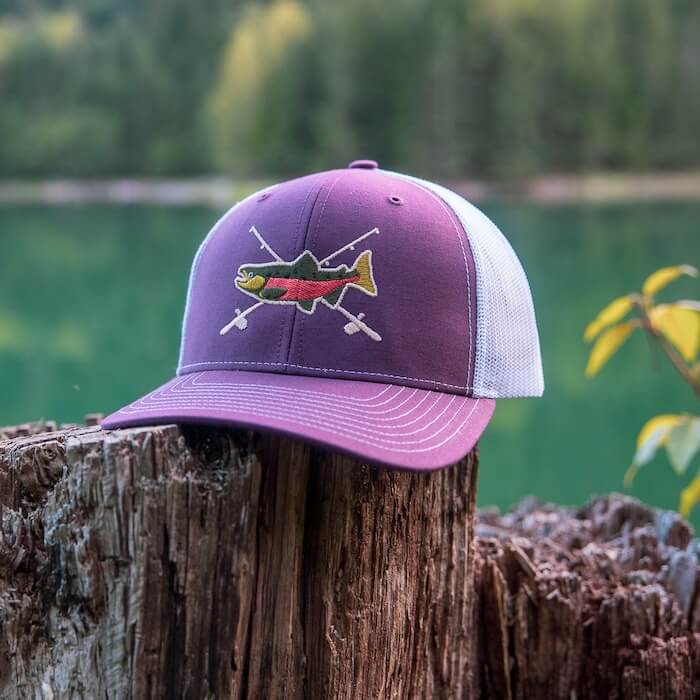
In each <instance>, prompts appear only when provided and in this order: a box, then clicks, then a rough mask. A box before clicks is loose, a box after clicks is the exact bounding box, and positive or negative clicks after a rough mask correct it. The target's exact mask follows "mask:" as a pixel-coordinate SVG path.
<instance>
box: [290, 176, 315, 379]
mask: <svg viewBox="0 0 700 700" xmlns="http://www.w3.org/2000/svg"><path fill="white" fill-rule="evenodd" d="M324 184H325V182H321V184H320V185H319V186H318V189H317V190H316V198H315V199H314V203H313V204H312V205H311V209H310V211H309V218H308V219H307V220H306V229H305V231H304V238H303V241H302V244H301V247H300V248H299V247H297V245H296V241H297V237H298V232H299V230H298V227H297V235H296V236H295V237H294V252H295V255H300V254H301V253H302V252H303V251H304V250H306V238H307V236H308V235H309V226H311V220H312V219H313V216H314V210H315V209H316V205H317V204H318V199H319V197H320V196H321V192H322V191H323V186H324ZM311 191H313V188H312V190H310V191H309V194H310V192H311ZM308 199H309V196H308V194H307V196H306V199H305V200H304V207H303V209H305V208H306V203H307V202H308ZM303 209H302V212H303ZM300 222H301V216H300V217H299V223H300ZM297 226H298V224H297ZM292 309H293V312H292V323H291V328H290V329H289V340H288V341H287V352H286V355H285V358H284V359H285V363H284V364H285V368H286V367H288V366H289V357H290V355H291V350H292V342H293V340H294V330H295V328H296V326H297V315H298V314H299V309H298V306H297V305H296V304H294V305H293V306H292Z"/></svg>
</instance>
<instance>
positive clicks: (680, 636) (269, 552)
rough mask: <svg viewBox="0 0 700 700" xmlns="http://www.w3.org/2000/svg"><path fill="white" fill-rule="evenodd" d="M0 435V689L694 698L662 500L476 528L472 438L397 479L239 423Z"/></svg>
mask: <svg viewBox="0 0 700 700" xmlns="http://www.w3.org/2000/svg"><path fill="white" fill-rule="evenodd" d="M92 422H95V420H94V419H93V420H92ZM0 435H2V436H3V438H2V441H0V697H2V698H3V699H4V698H8V699H11V700H15V699H16V698H51V699H58V698H97V697H104V698H156V697H157V698H281V697H284V698H312V699H316V698H359V699H365V698H371V699H372V700H374V699H375V698H382V699H384V698H407V699H408V698H411V699H412V698H498V699H501V698H506V699H508V698H523V699H524V698H528V699H529V698H545V699H547V700H549V699H550V698H552V699H557V698H561V699H562V700H564V699H567V700H568V699H570V698H572V697H576V698H578V699H579V700H580V699H582V698H583V699H588V698H590V699H591V700H592V699H593V698H603V697H604V698H629V699H631V700H640V699H641V700H644V699H648V700H661V699H664V700H665V699H667V698H674V699H676V698H679V699H688V700H690V698H695V697H699V696H700V587H699V586H698V580H700V578H699V577H698V573H699V571H698V554H697V553H698V550H699V547H698V542H697V540H695V539H694V537H693V533H692V530H691V529H690V528H689V526H688V525H687V524H686V523H685V522H684V521H683V520H681V519H680V518H679V517H678V516H677V515H676V514H674V513H669V512H663V511H657V510H654V509H652V508H650V507H648V506H645V505H644V504H641V503H639V502H638V501H635V500H634V499H631V498H628V497H625V496H619V495H612V496H607V497H602V498H598V499H594V500H593V501H591V503H589V504H588V505H586V506H584V507H583V508H580V509H572V508H562V507H559V506H552V505H547V506H542V505H539V504H537V503H536V502H535V501H533V500H526V501H524V502H523V503H522V504H521V505H520V506H519V507H518V508H517V509H515V510H514V511H513V512H511V513H508V514H506V515H500V514H498V513H495V512H492V511H484V512H482V513H481V514H480V518H479V522H478V524H477V525H476V527H475V525H474V496H475V479H476V472H477V456H476V453H472V454H471V455H469V456H468V457H467V458H466V459H465V460H464V461H463V462H461V463H459V464H458V465H455V466H453V467H451V468H449V469H446V470H443V471H439V472H435V473H432V474H422V475H416V474H409V473H400V472H390V471H384V470H378V469H373V468H369V467H367V466H364V465H361V464H358V463H356V462H355V461H353V460H351V459H349V458H346V457H341V456H338V455H334V454H330V453H326V452H323V451H321V450H316V449H313V448H311V447H309V446H308V445H305V444H302V443H299V442H294V441H291V440H286V439H282V438H277V437H274V436H262V435H258V434H254V433H250V432H245V431H224V430H214V429H203V428H197V429H195V428H190V429H183V428H178V427H175V426H164V427H157V428H139V429H132V430H122V431H114V432H108V433H106V432H103V431H101V430H99V428H97V427H89V428H68V429H63V430H55V425H54V424H52V423H43V424H37V425H25V426H18V427H17V428H14V429H2V430H0ZM475 532H476V537H475V536H474V533H475Z"/></svg>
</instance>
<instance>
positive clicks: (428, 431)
mask: <svg viewBox="0 0 700 700" xmlns="http://www.w3.org/2000/svg"><path fill="white" fill-rule="evenodd" d="M494 408H495V401H494V400H493V399H488V398H471V397H468V396H463V395H460V394H448V393H444V392H438V391H429V390H426V389H419V388H414V387H408V386H397V385H394V384H379V383H376V382H364V381H354V380H353V381H350V380H347V379H328V378H324V377H307V376H296V375H287V374H268V373H263V372H246V371H237V370H233V371H206V372H199V373H192V374H185V375H182V376H179V377H176V378H175V379H173V380H171V381H169V382H168V383H166V384H164V385H163V386H161V387H159V388H158V389H155V390H154V391H152V392H151V393H150V394H147V395H146V396H144V397H143V398H141V399H139V400H137V401H135V402H134V403H132V404H129V405H128V406H125V407H124V408H122V409H121V410H119V411H117V412H116V413H113V414H112V415H110V416H108V417H107V418H106V419H105V420H104V421H103V422H102V426H103V427H104V428H108V429H114V428H121V427H126V426H135V425H154V424H163V423H171V422H172V423H201V424H212V425H228V426H232V427H242V428H250V429H259V430H264V431H271V432H275V433H280V434H283V435H288V436H291V437H294V438H298V439H303V440H307V441H308V442H312V443H314V444H316V445H319V446H322V447H330V448H331V449H335V450H338V451H341V452H345V453H347V454H350V455H352V456H354V457H356V458H359V459H361V460H364V461H367V462H370V463H373V464H380V465H384V466H388V467H393V468H399V469H407V470H411V471H431V470H434V469H439V468H442V467H445V466H448V465H450V464H453V463H455V462H458V461H459V460H460V459H462V458H463V457H464V456H465V455H466V454H467V453H468V452H469V451H470V450H471V449H472V447H473V446H474V445H475V443H476V441H477V440H478V439H479V437H480V436H481V434H482V433H483V431H484V430H485V428H486V426H487V425H488V423H489V421H490V419H491V416H492V415H493V411H494Z"/></svg>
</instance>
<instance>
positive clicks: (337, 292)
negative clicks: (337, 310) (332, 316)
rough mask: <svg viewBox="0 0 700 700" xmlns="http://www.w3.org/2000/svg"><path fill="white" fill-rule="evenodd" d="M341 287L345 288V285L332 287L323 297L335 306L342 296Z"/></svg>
mask: <svg viewBox="0 0 700 700" xmlns="http://www.w3.org/2000/svg"><path fill="white" fill-rule="evenodd" d="M343 289H345V285H343V286H342V287H338V289H334V290H333V291H332V292H331V293H330V294H326V296H325V297H323V298H324V299H325V300H326V301H327V302H328V303H329V304H330V305H331V306H335V305H336V304H337V303H338V302H339V301H340V297H341V296H343Z"/></svg>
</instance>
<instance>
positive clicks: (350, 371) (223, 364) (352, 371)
mask: <svg viewBox="0 0 700 700" xmlns="http://www.w3.org/2000/svg"><path fill="white" fill-rule="evenodd" d="M211 365H216V366H218V367H230V366H231V365H263V366H267V367H295V368H297V369H313V370H317V371H319V372H336V373H341V372H342V373H346V374H364V375H367V376H371V377H383V378H385V379H408V380H409V381H413V382H423V383H424V384H435V385H437V386H448V387H451V388H452V389H464V390H466V391H471V390H472V388H473V387H470V386H462V385H461V384H450V383H449V382H438V381H436V380H435V379H421V378H420V377H404V376H402V375H400V374H384V373H382V372H362V371H360V370H356V369H333V368H330V367H310V366H308V365H295V364H291V363H283V362H253V361H247V360H230V361H227V362H194V363H192V364H189V365H183V366H182V367H181V368H180V369H192V368H194V367H203V366H211Z"/></svg>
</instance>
